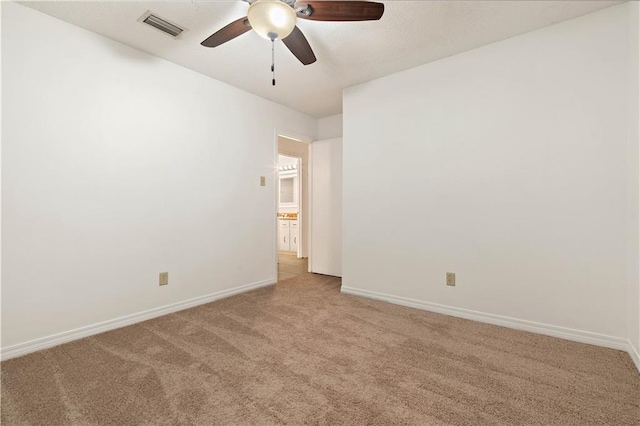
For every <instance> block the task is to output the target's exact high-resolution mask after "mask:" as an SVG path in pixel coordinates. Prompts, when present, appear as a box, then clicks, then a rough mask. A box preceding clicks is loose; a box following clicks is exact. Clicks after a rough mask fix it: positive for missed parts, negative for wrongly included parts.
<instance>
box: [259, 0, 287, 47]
mask: <svg viewBox="0 0 640 426" xmlns="http://www.w3.org/2000/svg"><path fill="white" fill-rule="evenodd" d="M247 18H248V19H249V23H250V24H251V28H253V30H254V31H255V32H257V33H258V34H260V35H261V36H262V37H264V38H266V39H269V40H271V37H270V36H269V34H270V33H271V34H274V35H275V37H274V38H277V39H280V40H282V39H283V38H285V37H286V36H288V35H289V34H291V31H293V28H294V27H295V26H296V18H297V17H296V13H295V12H294V11H293V9H292V8H291V7H290V6H289V5H287V4H286V3H283V2H281V1H280V0H258V1H256V2H255V3H253V4H251V6H249V11H248V12H247Z"/></svg>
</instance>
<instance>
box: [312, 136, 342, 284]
mask: <svg viewBox="0 0 640 426" xmlns="http://www.w3.org/2000/svg"><path fill="white" fill-rule="evenodd" d="M311 150H312V159H311V162H312V168H311V170H312V172H311V173H312V178H311V184H312V185H311V194H312V197H311V199H312V202H311V204H312V206H311V222H312V223H311V256H310V259H309V260H310V268H309V269H310V270H311V272H315V273H318V274H325V275H334V276H337V277H341V276H342V138H340V139H330V140H324V141H318V142H314V143H313V144H312V145H311Z"/></svg>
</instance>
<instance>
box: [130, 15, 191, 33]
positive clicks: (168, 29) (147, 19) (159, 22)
mask: <svg viewBox="0 0 640 426" xmlns="http://www.w3.org/2000/svg"><path fill="white" fill-rule="evenodd" d="M138 22H141V23H143V24H146V25H149V26H150V27H152V28H155V29H156V30H159V31H162V32H163V33H165V34H167V35H168V36H170V37H171V38H178V37H179V36H180V34H182V33H183V32H184V31H186V28H183V27H180V26H178V25H176V24H174V23H172V22H169V21H167V20H166V19H163V18H161V17H159V16H158V15H155V14H154V13H152V12H146V13H145V14H144V15H142V16H141V17H140V19H138Z"/></svg>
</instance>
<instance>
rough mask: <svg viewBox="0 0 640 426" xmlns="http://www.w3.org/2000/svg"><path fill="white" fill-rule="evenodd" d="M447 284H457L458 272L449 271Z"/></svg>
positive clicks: (453, 285)
mask: <svg viewBox="0 0 640 426" xmlns="http://www.w3.org/2000/svg"><path fill="white" fill-rule="evenodd" d="M447 285H450V286H452V287H455V286H456V274H454V273H453V272H447Z"/></svg>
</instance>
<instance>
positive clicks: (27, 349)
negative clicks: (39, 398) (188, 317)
mask: <svg viewBox="0 0 640 426" xmlns="http://www.w3.org/2000/svg"><path fill="white" fill-rule="evenodd" d="M275 283H276V279H275V278H270V279H268V280H263V281H258V282H255V283H252V284H246V285H241V286H238V287H234V288H231V289H228V290H223V291H218V292H216V293H211V294H208V295H206V296H200V297H195V298H193V299H189V300H183V301H182V302H176V303H172V304H170V305H166V306H160V307H158V308H153V309H149V310H148V311H143V312H138V313H135V314H131V315H126V316H124V317H120V318H115V319H112V320H108V321H103V322H100V323H97V324H92V325H88V326H85V327H80V328H76V329H74V330H69V331H64V332H62V333H57V334H53V335H51V336H46V337H41V338H39V339H35V340H30V341H28V342H24V343H18V344H17V345H13V346H9V347H6V348H2V350H0V360H2V361H4V360H7V359H10V358H15V357H18V356H22V355H26V354H28V353H31V352H36V351H40V350H42V349H47V348H51V347H53V346H58V345H61V344H63V343H67V342H71V341H73V340H78V339H82V338H85V337H89V336H93V335H94V334H99V333H104V332H105V331H109V330H114V329H116V328H121V327H125V326H127V325H131V324H135V323H138V322H142V321H147V320H150V319H152V318H156V317H160V316H163V315H167V314H170V313H173V312H177V311H182V310H184V309H189V308H193V307H195V306H198V305H204V304H205V303H211V302H213V301H215V300H219V299H224V298H225V297H230V296H234V295H236V294H240V293H245V292H247V291H251V290H255V289H257V288H260V287H266V286H268V285H273V284H275Z"/></svg>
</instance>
